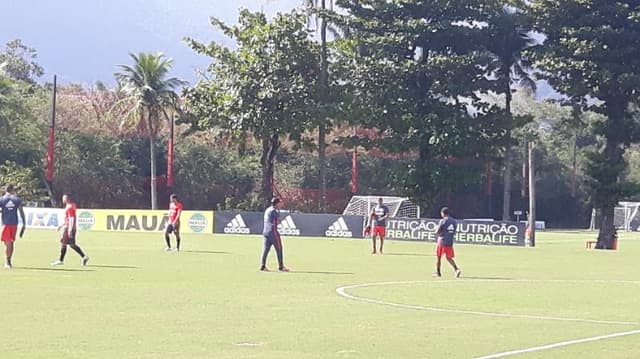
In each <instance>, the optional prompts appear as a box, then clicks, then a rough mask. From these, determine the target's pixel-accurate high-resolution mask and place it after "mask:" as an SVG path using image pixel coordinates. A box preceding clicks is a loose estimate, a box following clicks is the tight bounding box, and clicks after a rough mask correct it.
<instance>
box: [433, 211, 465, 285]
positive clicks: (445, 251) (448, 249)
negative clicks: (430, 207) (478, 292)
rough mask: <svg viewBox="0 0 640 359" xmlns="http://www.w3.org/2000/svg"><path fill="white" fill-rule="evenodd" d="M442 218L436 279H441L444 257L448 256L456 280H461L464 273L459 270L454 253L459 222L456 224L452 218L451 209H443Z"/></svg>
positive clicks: (438, 234)
mask: <svg viewBox="0 0 640 359" xmlns="http://www.w3.org/2000/svg"><path fill="white" fill-rule="evenodd" d="M440 216H441V217H442V219H441V220H440V223H439V224H438V229H437V230H436V235H437V236H438V245H437V247H436V257H437V259H436V272H435V273H433V276H434V277H441V276H442V272H441V271H440V267H441V261H442V256H446V258H447V261H448V262H449V263H450V264H451V266H452V267H453V269H454V270H455V276H456V278H460V276H461V275H462V271H461V270H460V268H458V265H457V264H456V261H455V260H454V257H455V253H454V251H453V237H454V235H455V234H456V227H457V226H458V222H456V220H455V219H453V217H451V215H450V213H449V208H447V207H443V208H442V210H440Z"/></svg>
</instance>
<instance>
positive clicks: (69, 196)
mask: <svg viewBox="0 0 640 359" xmlns="http://www.w3.org/2000/svg"><path fill="white" fill-rule="evenodd" d="M62 195H63V196H67V198H73V195H71V193H69V192H65V193H63V194H62Z"/></svg>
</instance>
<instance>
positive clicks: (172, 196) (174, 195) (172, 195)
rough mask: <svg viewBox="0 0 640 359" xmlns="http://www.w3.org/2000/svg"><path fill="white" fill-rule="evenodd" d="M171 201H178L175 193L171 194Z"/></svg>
mask: <svg viewBox="0 0 640 359" xmlns="http://www.w3.org/2000/svg"><path fill="white" fill-rule="evenodd" d="M169 199H178V195H177V194H175V193H173V194H171V196H169Z"/></svg>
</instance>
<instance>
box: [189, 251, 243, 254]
mask: <svg viewBox="0 0 640 359" xmlns="http://www.w3.org/2000/svg"><path fill="white" fill-rule="evenodd" d="M181 252H185V253H200V254H231V253H230V252H222V251H181Z"/></svg>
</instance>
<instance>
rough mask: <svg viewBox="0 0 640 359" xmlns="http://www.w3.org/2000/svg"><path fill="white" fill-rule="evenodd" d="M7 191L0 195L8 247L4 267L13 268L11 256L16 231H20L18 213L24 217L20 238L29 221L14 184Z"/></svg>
mask: <svg viewBox="0 0 640 359" xmlns="http://www.w3.org/2000/svg"><path fill="white" fill-rule="evenodd" d="M6 189H7V191H6V193H5V195H4V196H2V197H0V211H2V237H1V238H0V239H2V242H3V243H4V246H5V247H6V252H5V253H6V255H7V257H6V261H5V262H4V267H5V268H6V269H11V267H12V266H13V264H11V257H13V242H15V241H16V233H17V231H18V213H20V219H22V228H21V229H20V238H22V236H23V235H24V229H25V226H26V223H27V221H26V220H25V218H24V209H23V208H22V199H20V197H18V196H17V195H16V193H15V189H14V187H13V185H7V188H6Z"/></svg>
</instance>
